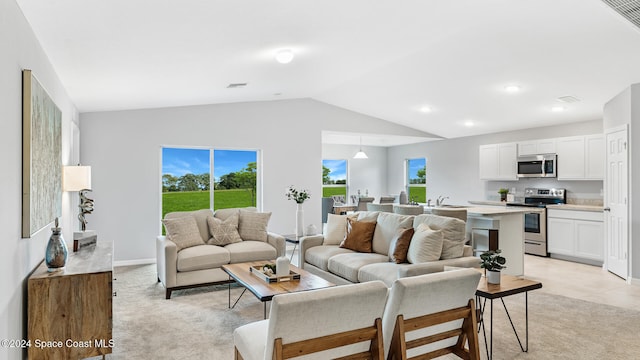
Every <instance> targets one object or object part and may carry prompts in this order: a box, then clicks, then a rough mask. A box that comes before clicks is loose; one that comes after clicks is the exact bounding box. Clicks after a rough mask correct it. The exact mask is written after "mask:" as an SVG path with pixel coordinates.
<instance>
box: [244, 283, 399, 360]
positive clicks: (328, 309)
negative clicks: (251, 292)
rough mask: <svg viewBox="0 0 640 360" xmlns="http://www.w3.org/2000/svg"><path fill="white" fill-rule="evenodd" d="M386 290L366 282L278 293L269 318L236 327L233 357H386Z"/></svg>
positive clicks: (253, 359) (256, 359)
mask: <svg viewBox="0 0 640 360" xmlns="http://www.w3.org/2000/svg"><path fill="white" fill-rule="evenodd" d="M387 292H388V289H387V287H386V285H385V284H384V283H383V282H381V281H370V282H366V283H359V284H352V285H343V286H339V287H337V286H336V287H331V288H326V289H320V290H312V291H303V292H297V293H291V294H283V295H277V296H275V297H274V298H273V300H272V302H271V312H270V314H269V316H270V318H269V319H268V320H263V321H258V322H255V323H250V324H247V325H244V326H241V327H239V328H237V329H235V331H234V333H233V339H234V345H235V359H236V360H238V359H243V360H267V359H275V360H280V359H290V358H295V357H298V356H303V355H310V356H311V358H313V359H344V360H346V359H354V360H355V359H375V360H384V345H383V338H382V320H381V319H382V313H383V311H384V306H385V302H386V298H387ZM363 299H366V301H363ZM320 352H322V353H320Z"/></svg>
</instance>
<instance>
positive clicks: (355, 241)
mask: <svg viewBox="0 0 640 360" xmlns="http://www.w3.org/2000/svg"><path fill="white" fill-rule="evenodd" d="M375 230H376V223H375V222H366V221H355V220H352V219H349V220H348V221H347V236H346V237H345V238H344V240H343V241H342V242H341V243H340V247H341V248H345V249H350V250H353V251H357V252H366V253H370V252H372V251H373V245H372V240H373V233H374V232H375Z"/></svg>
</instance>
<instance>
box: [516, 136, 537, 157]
mask: <svg viewBox="0 0 640 360" xmlns="http://www.w3.org/2000/svg"><path fill="white" fill-rule="evenodd" d="M536 154H538V141H537V140H533V141H523V142H519V143H518V156H523V155H536Z"/></svg>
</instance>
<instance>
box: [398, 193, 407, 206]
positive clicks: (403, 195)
mask: <svg viewBox="0 0 640 360" xmlns="http://www.w3.org/2000/svg"><path fill="white" fill-rule="evenodd" d="M398 203H399V204H400V205H404V204H408V203H409V199H408V198H407V193H406V192H405V191H404V190H403V191H400V197H399V199H398Z"/></svg>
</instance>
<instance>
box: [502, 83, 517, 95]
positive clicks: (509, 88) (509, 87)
mask: <svg viewBox="0 0 640 360" xmlns="http://www.w3.org/2000/svg"><path fill="white" fill-rule="evenodd" d="M504 91H506V92H508V93H517V92H518V91H520V86H518V85H507V86H505V87H504Z"/></svg>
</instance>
